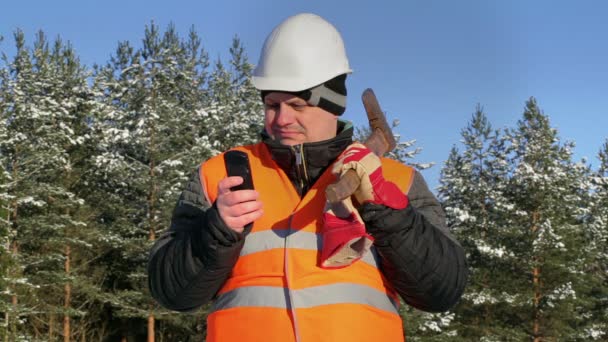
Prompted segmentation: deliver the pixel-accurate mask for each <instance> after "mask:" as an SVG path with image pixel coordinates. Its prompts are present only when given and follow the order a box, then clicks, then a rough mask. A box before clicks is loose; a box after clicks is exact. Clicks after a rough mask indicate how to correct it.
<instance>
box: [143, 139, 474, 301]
mask: <svg viewBox="0 0 608 342" xmlns="http://www.w3.org/2000/svg"><path fill="white" fill-rule="evenodd" d="M263 141H264V142H265V143H266V144H267V146H268V147H269V149H270V150H271V152H272V154H273V158H274V159H275V161H276V162H277V164H278V165H279V166H280V167H281V168H283V169H284V170H285V172H286V174H287V175H288V176H289V177H290V179H291V180H292V182H293V183H294V186H295V187H296V189H298V190H299V192H300V194H303V193H306V191H307V189H308V188H309V186H311V185H312V184H314V181H316V179H317V178H318V177H319V176H320V175H321V174H322V173H323V171H324V170H325V169H326V168H327V166H329V165H331V164H332V163H333V161H334V160H335V159H336V157H337V156H338V155H339V154H340V153H341V152H342V151H343V150H344V148H346V147H347V146H348V145H349V144H350V143H351V142H352V128H343V129H342V130H341V133H340V134H339V135H338V136H337V137H336V138H334V139H331V140H328V141H324V142H318V143H311V144H308V143H307V144H303V146H301V147H302V148H301V149H300V147H299V146H298V147H295V148H294V147H288V146H284V145H280V144H278V143H276V142H274V141H272V140H271V139H270V137H268V136H267V135H264V134H263ZM296 152H298V153H302V154H303V156H304V158H306V163H305V165H306V166H307V172H305V173H304V174H306V175H307V176H308V178H307V179H302V177H301V175H302V172H300V171H301V170H298V166H297V165H296V164H295V156H294V153H296ZM408 197H409V199H410V205H409V206H408V207H406V208H405V209H402V210H394V209H391V208H388V207H385V206H382V205H374V204H366V205H364V206H362V207H361V208H359V211H360V213H361V217H362V218H363V220H364V221H365V223H366V227H367V229H368V232H369V233H370V234H371V235H373V236H374V238H375V241H374V245H375V246H376V248H377V250H378V252H379V254H380V256H381V257H382V272H383V273H384V275H385V276H386V278H387V279H388V280H389V281H390V282H391V284H392V285H393V287H394V288H395V290H396V291H397V292H398V293H399V294H400V295H401V297H402V298H403V300H404V301H405V302H406V303H408V304H410V305H412V306H414V307H416V308H418V309H420V310H424V311H429V312H436V311H445V310H448V309H449V308H451V307H452V306H453V305H454V304H455V303H456V302H457V301H458V300H459V298H460V297H461V295H462V293H463V291H464V288H465V284H466V280H467V265H466V261H465V255H464V251H463V249H462V247H461V246H460V245H459V244H458V243H457V242H456V240H454V239H453V238H452V237H451V235H450V234H449V232H448V230H447V228H446V225H445V215H444V213H443V210H442V209H441V206H440V204H439V202H438V201H437V199H436V198H435V197H434V196H433V194H432V193H431V192H430V191H429V189H428V187H427V185H426V182H425V181H424V179H423V178H422V176H421V175H420V173H418V172H416V173H415V175H414V180H413V184H412V186H411V188H410V191H409V193H408ZM244 239H245V237H244V236H243V234H239V233H236V232H234V231H233V230H231V229H229V228H228V227H226V225H225V223H224V222H223V221H222V219H221V218H220V216H219V214H218V211H217V209H216V208H215V206H213V205H212V204H211V203H208V202H207V201H206V199H205V196H204V195H203V191H202V186H201V183H200V178H199V175H198V171H197V172H195V173H193V175H192V177H191V178H190V181H189V182H188V184H187V185H186V188H185V189H184V191H183V192H182V194H181V196H180V198H179V200H178V202H177V205H176V206H175V209H174V212H173V217H172V220H171V226H170V228H169V230H168V231H166V232H165V233H163V234H162V235H161V237H160V238H159V239H158V240H157V241H156V243H155V244H154V246H153V248H152V251H151V253H150V258H149V263H148V281H149V287H150V291H151V293H152V296H153V297H154V298H155V299H156V300H157V301H158V302H159V303H160V304H161V305H162V306H164V307H166V308H168V309H172V310H177V311H191V310H195V309H197V308H199V307H200V306H202V305H204V304H206V303H208V302H209V301H210V300H212V299H213V297H214V296H215V295H216V294H217V292H218V291H219V289H220V288H221V286H222V285H223V283H224V282H225V281H226V279H227V278H228V277H229V275H230V272H231V270H232V267H233V266H234V264H235V263H236V260H237V259H238V256H239V253H240V250H241V248H242V246H243V243H244Z"/></svg>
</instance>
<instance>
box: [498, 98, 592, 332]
mask: <svg viewBox="0 0 608 342" xmlns="http://www.w3.org/2000/svg"><path fill="white" fill-rule="evenodd" d="M508 138H509V144H510V147H509V148H510V157H511V158H510V163H511V167H512V177H511V179H510V183H509V188H508V197H509V198H510V200H511V201H512V203H513V205H514V206H515V208H514V210H515V215H514V216H513V218H512V219H513V220H512V223H511V227H510V229H512V230H514V234H516V235H515V236H514V237H515V238H514V239H511V240H510V241H511V243H512V245H510V246H507V249H508V251H509V253H513V255H514V257H515V258H517V263H516V264H513V268H512V269H511V270H510V272H511V275H512V277H513V279H514V280H515V281H512V289H513V291H515V293H517V294H518V297H517V298H516V300H515V301H516V303H521V304H523V306H522V309H523V310H521V311H519V312H517V315H518V319H519V321H520V322H521V327H520V331H522V332H525V334H526V335H527V336H528V338H531V339H533V340H534V341H541V340H546V339H558V340H561V339H563V340H576V339H577V338H578V333H579V331H578V330H580V329H583V328H584V326H585V323H586V322H585V319H584V318H583V317H582V316H581V310H584V308H581V307H580V305H581V301H582V299H584V297H585V296H586V283H587V282H588V281H589V280H590V275H589V274H588V273H586V272H585V266H584V265H585V264H586V263H587V262H588V260H589V255H587V253H586V251H585V248H584V247H585V246H584V227H583V224H582V220H581V218H582V217H583V216H584V214H585V209H584V208H585V206H586V205H587V203H586V194H587V193H588V192H587V191H588V186H587V184H588V181H587V180H588V178H587V175H586V174H585V168H584V167H580V166H579V165H577V164H575V163H574V162H573V161H572V153H573V152H572V149H573V147H574V144H573V143H569V142H566V143H560V139H559V137H558V134H557V130H556V129H554V128H551V127H550V125H549V118H548V117H547V116H546V115H544V114H543V113H542V111H541V109H540V108H539V106H538V104H537V102H536V100H535V99H534V98H530V99H529V100H528V101H527V102H526V106H525V110H524V113H523V118H522V119H521V120H520V121H519V122H518V124H517V128H515V129H512V130H509V132H508Z"/></svg>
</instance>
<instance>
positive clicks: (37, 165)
mask: <svg viewBox="0 0 608 342" xmlns="http://www.w3.org/2000/svg"><path fill="white" fill-rule="evenodd" d="M15 41H16V45H17V55H16V57H15V59H14V61H12V62H9V64H8V70H9V77H8V79H6V78H5V80H6V81H5V86H4V87H3V88H4V89H3V90H4V93H5V96H4V98H5V101H6V104H7V105H6V107H5V108H6V110H4V111H3V112H4V113H3V124H5V125H6V131H7V134H8V136H9V137H10V139H8V140H7V141H4V142H3V144H2V157H3V160H2V162H3V168H4V169H5V170H7V174H6V177H7V179H9V180H10V182H9V183H8V185H7V186H6V187H5V188H4V190H5V191H6V193H7V194H8V197H9V198H10V203H9V205H8V207H9V208H10V209H9V210H10V215H9V216H10V225H9V226H8V227H9V230H10V231H11V232H12V234H11V241H10V245H11V247H10V249H11V253H12V254H13V257H14V258H15V260H17V263H16V265H15V267H13V269H12V270H11V271H10V272H9V273H11V274H13V275H14V276H15V277H17V279H20V281H19V282H16V283H15V284H14V285H13V286H10V285H9V289H10V291H11V293H12V303H13V310H12V311H13V319H20V321H21V322H27V323H28V324H27V325H23V326H22V328H26V327H27V329H22V330H21V331H20V332H17V329H13V330H12V332H11V334H12V336H11V337H12V338H25V337H26V336H34V337H35V338H41V337H40V336H41V334H44V335H46V338H48V339H54V338H55V336H61V335H63V337H64V340H69V339H70V336H71V335H72V332H71V326H70V323H71V321H72V318H74V317H82V316H83V315H84V311H78V310H75V309H74V306H73V305H72V301H73V298H74V295H75V293H73V291H72V286H73V284H75V283H82V284H89V281H88V280H89V279H88V277H85V276H84V274H85V272H86V269H84V268H77V269H76V270H75V269H74V266H77V265H78V266H79V265H80V264H81V263H85V264H86V260H87V259H88V258H89V257H90V254H89V253H90V247H91V246H92V245H93V240H94V235H91V234H90V230H89V229H88V226H87V224H86V222H85V221H86V216H87V206H86V204H85V203H84V201H83V200H82V198H81V196H80V194H79V192H81V191H82V186H81V184H79V180H80V178H81V177H80V176H81V174H82V172H84V169H83V167H84V164H86V161H85V160H86V159H87V158H88V157H87V156H88V154H87V153H86V152H84V150H86V148H87V147H86V146H87V145H88V144H89V143H90V142H89V141H88V135H87V130H88V128H87V125H86V118H85V114H86V113H88V111H89V110H90V109H91V103H90V99H91V96H90V95H91V94H90V93H88V85H87V82H86V78H87V75H86V73H85V70H84V68H82V67H81V66H80V64H79V62H78V59H77V58H76V56H75V53H74V51H73V49H72V47H71V46H70V45H69V44H64V43H63V42H62V41H61V40H60V39H57V40H56V41H55V42H54V44H53V47H52V48H51V47H49V44H48V42H47V39H46V37H45V35H44V33H42V32H39V33H38V35H37V37H36V41H35V42H34V48H33V49H32V50H31V52H30V49H28V48H26V47H25V39H24V36H23V33H22V32H20V31H17V32H16V34H15ZM81 272H82V273H81ZM19 277H20V278H19ZM57 293H63V296H57ZM41 298H45V300H41ZM84 306H85V305H82V306H81V307H84ZM7 324H11V323H10V322H7Z"/></svg>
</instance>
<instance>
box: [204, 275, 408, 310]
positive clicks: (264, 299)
mask: <svg viewBox="0 0 608 342" xmlns="http://www.w3.org/2000/svg"><path fill="white" fill-rule="evenodd" d="M291 295H292V298H293V303H294V307H295V309H304V308H312V307H315V306H319V305H330V304H362V305H369V306H371V307H374V308H376V309H379V310H383V311H387V312H390V313H393V314H398V312H397V308H398V304H397V303H396V302H395V301H394V300H393V299H392V298H391V297H389V296H388V295H387V294H386V293H384V292H381V291H378V290H376V289H374V288H371V287H369V286H365V285H359V284H351V283H338V284H331V285H322V286H314V287H308V288H305V289H300V290H291ZM287 296H288V293H287V289H286V288H283V287H273V286H244V287H240V288H237V289H234V290H232V291H230V292H227V293H224V294H222V295H220V296H219V297H218V298H217V299H216V300H215V302H214V303H213V306H212V309H211V311H212V312H213V311H218V310H225V309H230V308H237V307H271V308H278V309H289V310H291V306H290V305H289V301H288V300H287Z"/></svg>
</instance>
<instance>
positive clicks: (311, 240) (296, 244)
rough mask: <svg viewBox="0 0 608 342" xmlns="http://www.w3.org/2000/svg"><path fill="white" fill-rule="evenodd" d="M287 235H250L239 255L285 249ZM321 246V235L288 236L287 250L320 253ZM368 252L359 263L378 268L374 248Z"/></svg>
mask: <svg viewBox="0 0 608 342" xmlns="http://www.w3.org/2000/svg"><path fill="white" fill-rule="evenodd" d="M288 235H289V230H288V229H276V230H275V229H273V230H264V231H261V232H255V233H250V234H249V235H247V238H245V244H244V245H243V249H241V254H240V255H241V256H245V255H248V254H253V253H258V252H263V251H266V250H269V249H275V248H285V238H286V237H287V236H288ZM322 244H323V242H322V239H321V234H317V233H312V232H302V231H296V232H294V233H292V234H291V235H289V248H299V249H305V250H311V251H320V250H321V246H322ZM370 251H371V253H365V255H363V257H362V258H361V260H360V261H363V262H365V263H366V264H369V265H371V266H373V267H375V268H379V267H378V265H379V260H380V258H379V257H378V253H377V251H376V249H375V248H374V246H372V247H371V249H370Z"/></svg>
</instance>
